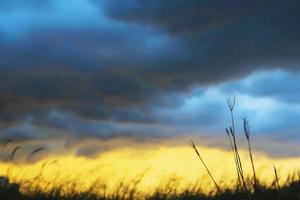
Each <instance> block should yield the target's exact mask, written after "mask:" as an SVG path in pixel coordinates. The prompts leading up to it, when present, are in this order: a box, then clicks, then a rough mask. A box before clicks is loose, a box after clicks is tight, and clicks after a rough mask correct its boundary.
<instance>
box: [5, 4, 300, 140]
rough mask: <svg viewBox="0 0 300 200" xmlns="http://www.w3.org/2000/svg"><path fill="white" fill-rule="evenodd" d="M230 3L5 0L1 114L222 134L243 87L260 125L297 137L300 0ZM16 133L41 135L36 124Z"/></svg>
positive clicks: (65, 129) (93, 130)
mask: <svg viewBox="0 0 300 200" xmlns="http://www.w3.org/2000/svg"><path fill="white" fill-rule="evenodd" d="M12 2H14V3H12ZM218 3H219V4H216V2H215V1H193V0H192V1H177V0H175V1H138V0H130V1H122V2H117V1H97V2H95V1H83V0H75V1H72V5H70V3H69V2H68V1H65V0H55V1H51V2H50V1H45V3H37V1H28V2H27V3H21V2H20V1H2V2H1V3H0V7H1V8H0V36H1V37H0V89H1V92H0V108H1V113H0V119H1V123H5V124H6V123H8V122H10V123H11V124H12V126H15V125H16V123H21V122H22V121H24V119H26V117H27V116H32V118H33V121H32V122H31V123H33V125H32V126H33V127H35V126H42V127H44V128H49V129H47V130H48V131H49V133H50V132H51V134H49V136H51V137H52V136H53V137H54V135H55V134H54V132H55V131H56V130H57V131H58V133H60V134H70V135H72V136H74V137H81V136H91V137H102V138H105V137H110V136H115V135H122V134H125V135H130V134H132V135H134V136H138V135H151V134H152V135H155V134H156V135H171V133H172V132H175V133H176V134H177V133H178V134H179V133H180V134H184V133H195V132H207V133H215V132H218V131H220V130H223V128H224V127H225V126H226V125H227V123H226V120H224V118H226V116H227V110H226V105H225V103H224V100H225V98H226V97H227V96H230V95H232V93H237V95H238V96H240V97H241V104H245V106H244V107H243V106H241V107H240V111H239V112H238V113H237V116H239V117H240V116H241V115H244V114H247V115H249V117H250V118H252V120H253V122H254V123H255V126H256V127H257V129H256V130H257V132H260V133H271V132H275V131H277V132H281V131H282V132H284V131H286V132H287V133H288V134H290V135H295V132H296V131H297V130H299V128H300V127H298V125H297V124H299V123H297V122H298V121H297V119H298V114H297V113H296V111H298V110H297V106H298V102H299V97H298V95H296V94H297V91H298V89H299V88H298V86H297V85H299V84H298V79H299V78H298V77H299V76H298V69H299V64H300V60H299V58H300V54H299V52H300V51H299V50H300V40H299V37H298V35H299V34H300V33H299V32H300V29H299V26H298V22H297V19H298V18H299V14H298V13H299V12H298V10H297V7H298V4H299V3H298V2H297V1H293V0H288V1H284V2H282V1H264V2H262V1H251V2H247V3H245V2H238V1H233V0H230V1H218ZM278 68H280V69H281V71H279V72H278V71H277V72H272V71H267V72H266V73H265V74H262V75H260V74H258V75H257V74H256V75H255V74H254V75H251V76H249V77H248V75H249V74H251V73H253V72H257V71H259V70H272V69H278ZM290 72H292V73H293V74H294V75H293V74H291V73H290ZM243 78H245V79H243ZM199 88H200V89H199ZM247 101H253V102H254V103H253V104H252V105H249V103H247ZM257 102H258V103H265V104H266V105H272V109H271V107H268V106H265V108H263V109H261V110H259V109H258V108H257V106H256V105H254V104H255V103H257ZM290 103H293V104H290ZM267 108H269V110H268V109H267ZM53 110H57V111H58V112H59V114H56V115H55V116H53V115H54V114H53V112H52V111H53ZM282 112H285V113H286V114H282ZM65 113H71V114H70V115H68V114H65ZM261 113H263V114H261ZM270 115H273V116H278V117H277V118H276V119H273V121H272V120H271V119H268V116H270ZM74 116H75V117H74ZM60 117H61V118H60ZM57 118H59V120H58V119H57ZM289 118H293V120H291V121H290V122H288V119H289ZM85 120H86V121H85ZM90 120H91V121H92V120H96V121H98V122H97V123H92V122H91V121H90ZM99 121H100V122H99ZM262 122H264V123H262ZM74 124H75V125H74ZM267 124H272V126H271V125H267ZM287 127H291V130H287ZM50 130H51V131H50ZM254 130H255V129H254ZM5 132H6V133H5V134H6V135H7V136H9V135H11V136H14V137H20V138H25V139H26V138H28V139H30V138H35V137H38V135H39V134H40V133H39V131H37V130H36V129H35V128H33V129H32V127H31V125H30V126H29V125H26V126H24V125H22V126H17V127H14V128H13V129H5ZM46 132H47V131H46ZM52 133H53V135H52Z"/></svg>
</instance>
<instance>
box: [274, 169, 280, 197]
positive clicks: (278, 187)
mask: <svg viewBox="0 0 300 200" xmlns="http://www.w3.org/2000/svg"><path fill="white" fill-rule="evenodd" d="M273 169H274V174H275V181H276V187H277V199H278V200H280V195H279V191H280V185H279V180H278V174H277V169H276V167H275V166H274V165H273Z"/></svg>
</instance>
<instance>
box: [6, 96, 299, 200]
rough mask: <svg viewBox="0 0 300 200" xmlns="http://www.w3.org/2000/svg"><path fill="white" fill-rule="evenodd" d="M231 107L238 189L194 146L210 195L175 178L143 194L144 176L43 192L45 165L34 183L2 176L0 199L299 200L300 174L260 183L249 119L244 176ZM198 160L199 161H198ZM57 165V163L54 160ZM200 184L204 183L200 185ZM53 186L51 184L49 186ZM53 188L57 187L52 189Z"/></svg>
mask: <svg viewBox="0 0 300 200" xmlns="http://www.w3.org/2000/svg"><path fill="white" fill-rule="evenodd" d="M227 104H228V108H229V111H230V125H229V127H228V128H226V129H225V130H226V134H227V136H228V140H229V145H230V148H231V151H232V156H233V162H234V164H235V170H236V186H235V187H234V188H231V189H229V188H228V189H226V188H222V189H221V187H220V186H219V184H218V183H217V181H216V179H215V178H214V176H213V172H212V171H210V170H209V166H208V165H207V164H206V163H205V160H204V159H203V157H202V156H201V154H200V152H201V151H199V149H198V148H197V146H196V145H195V144H194V142H193V141H191V143H192V148H193V150H194V151H195V153H196V156H197V158H198V159H199V160H200V161H201V162H200V163H201V164H202V165H203V166H204V168H205V170H206V172H207V174H208V176H209V177H210V179H211V181H212V182H213V184H214V185H215V188H216V189H215V190H214V191H211V192H210V193H209V194H207V193H204V192H203V191H202V190H201V189H200V187H199V185H197V184H195V185H188V186H186V188H185V189H183V190H178V184H179V181H180V180H178V179H176V178H173V179H170V180H169V182H168V183H167V184H165V185H164V186H161V187H159V188H157V189H156V190H155V191H154V192H153V193H151V194H148V195H144V194H141V193H140V192H139V191H138V190H137V185H138V184H139V182H140V180H141V178H142V176H137V178H136V179H134V180H132V181H131V182H130V183H125V182H121V183H120V184H119V186H118V187H117V188H116V189H115V191H114V192H108V190H107V185H106V183H103V182H101V180H100V179H97V180H96V181H95V182H94V183H93V184H92V186H91V187H89V188H88V189H86V190H84V191H78V190H76V189H75V188H78V186H80V183H79V182H77V181H76V179H70V180H65V181H64V182H62V183H59V184H58V183H55V181H51V182H50V181H49V183H48V184H46V186H45V187H46V188H48V186H49V189H47V190H42V189H41V188H40V187H39V185H38V184H37V183H38V182H39V181H41V177H42V171H43V168H44V167H45V166H46V165H47V164H49V163H45V164H44V165H42V167H41V171H40V173H39V175H38V176H36V177H35V178H34V179H33V180H31V181H23V182H21V183H20V182H19V183H14V182H12V183H10V182H9V179H8V178H7V177H9V171H8V172H7V176H3V177H0V199H4V200H6V199H7V200H21V199H28V200H29V199H31V200H58V199H61V200H121V199H122V200H127V199H128V200H130V199H146V200H160V199H170V200H171V199H174V200H177V199H178V200H184V199H187V200H189V199H191V200H193V199H197V200H245V199H249V200H269V199H270V200H273V199H274V200H275V199H277V200H299V199H300V178H299V177H300V175H299V174H293V175H291V176H290V178H289V179H288V180H287V182H286V183H285V184H282V185H280V184H279V177H278V173H277V169H276V167H275V166H273V170H274V181H273V183H272V185H271V186H265V185H262V184H260V181H259V180H258V179H257V176H256V174H257V173H256V169H255V162H254V155H253V152H252V146H251V132H250V125H249V120H248V119H247V118H242V122H243V131H244V136H245V139H246V141H247V144H248V154H249V158H250V159H249V160H250V163H251V168H252V176H251V177H248V176H245V172H244V170H243V163H242V160H241V157H240V153H239V147H238V144H237V132H236V128H235V121H234V107H235V98H228V99H227ZM13 141H14V140H13V139H9V140H7V141H5V142H4V144H3V148H4V147H5V146H6V145H7V144H9V143H12V142H13ZM20 149H21V146H16V147H15V148H14V149H13V150H12V152H11V154H10V155H9V157H8V158H7V162H11V161H13V159H14V156H15V154H16V153H17V152H18V151H19V150H20ZM44 150H45V148H43V147H39V148H36V149H34V150H33V151H32V152H31V154H30V155H29V156H28V160H30V158H32V157H33V156H34V155H35V154H37V153H39V152H41V151H44ZM195 159H196V158H195ZM53 163H55V161H53ZM198 184H201V183H198ZM20 185H22V188H23V190H22V192H20ZM50 185H52V186H51V187H50ZM53 185H55V186H54V187H53Z"/></svg>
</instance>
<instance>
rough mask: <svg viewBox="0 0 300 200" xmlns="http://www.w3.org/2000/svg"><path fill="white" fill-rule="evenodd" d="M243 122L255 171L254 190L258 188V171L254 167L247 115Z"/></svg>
mask: <svg viewBox="0 0 300 200" xmlns="http://www.w3.org/2000/svg"><path fill="white" fill-rule="evenodd" d="M242 120H243V124H244V126H243V127H244V133H245V136H246V139H247V143H248V152H249V157H250V161H251V167H252V171H253V179H254V181H253V183H254V191H256V190H257V179H256V172H255V167H254V162H253V156H252V150H251V144H250V126H249V121H248V119H247V118H246V117H244V118H242Z"/></svg>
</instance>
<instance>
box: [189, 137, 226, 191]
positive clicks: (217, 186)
mask: <svg viewBox="0 0 300 200" xmlns="http://www.w3.org/2000/svg"><path fill="white" fill-rule="evenodd" d="M191 143H192V147H193V149H194V150H195V152H196V154H197V156H198V158H199V159H200V161H201V162H202V164H203V166H204V167H205V169H206V171H207V173H208V175H209V176H210V178H211V180H212V181H213V182H214V184H215V186H216V188H217V190H218V192H219V194H220V195H222V190H221V189H220V187H219V185H218V184H217V182H216V180H215V179H214V177H213V176H212V174H211V173H210V171H209V169H208V167H207V165H206V164H205V162H204V160H203V159H202V157H201V155H200V153H199V151H198V149H197V147H196V145H195V144H194V142H193V141H191Z"/></svg>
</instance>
